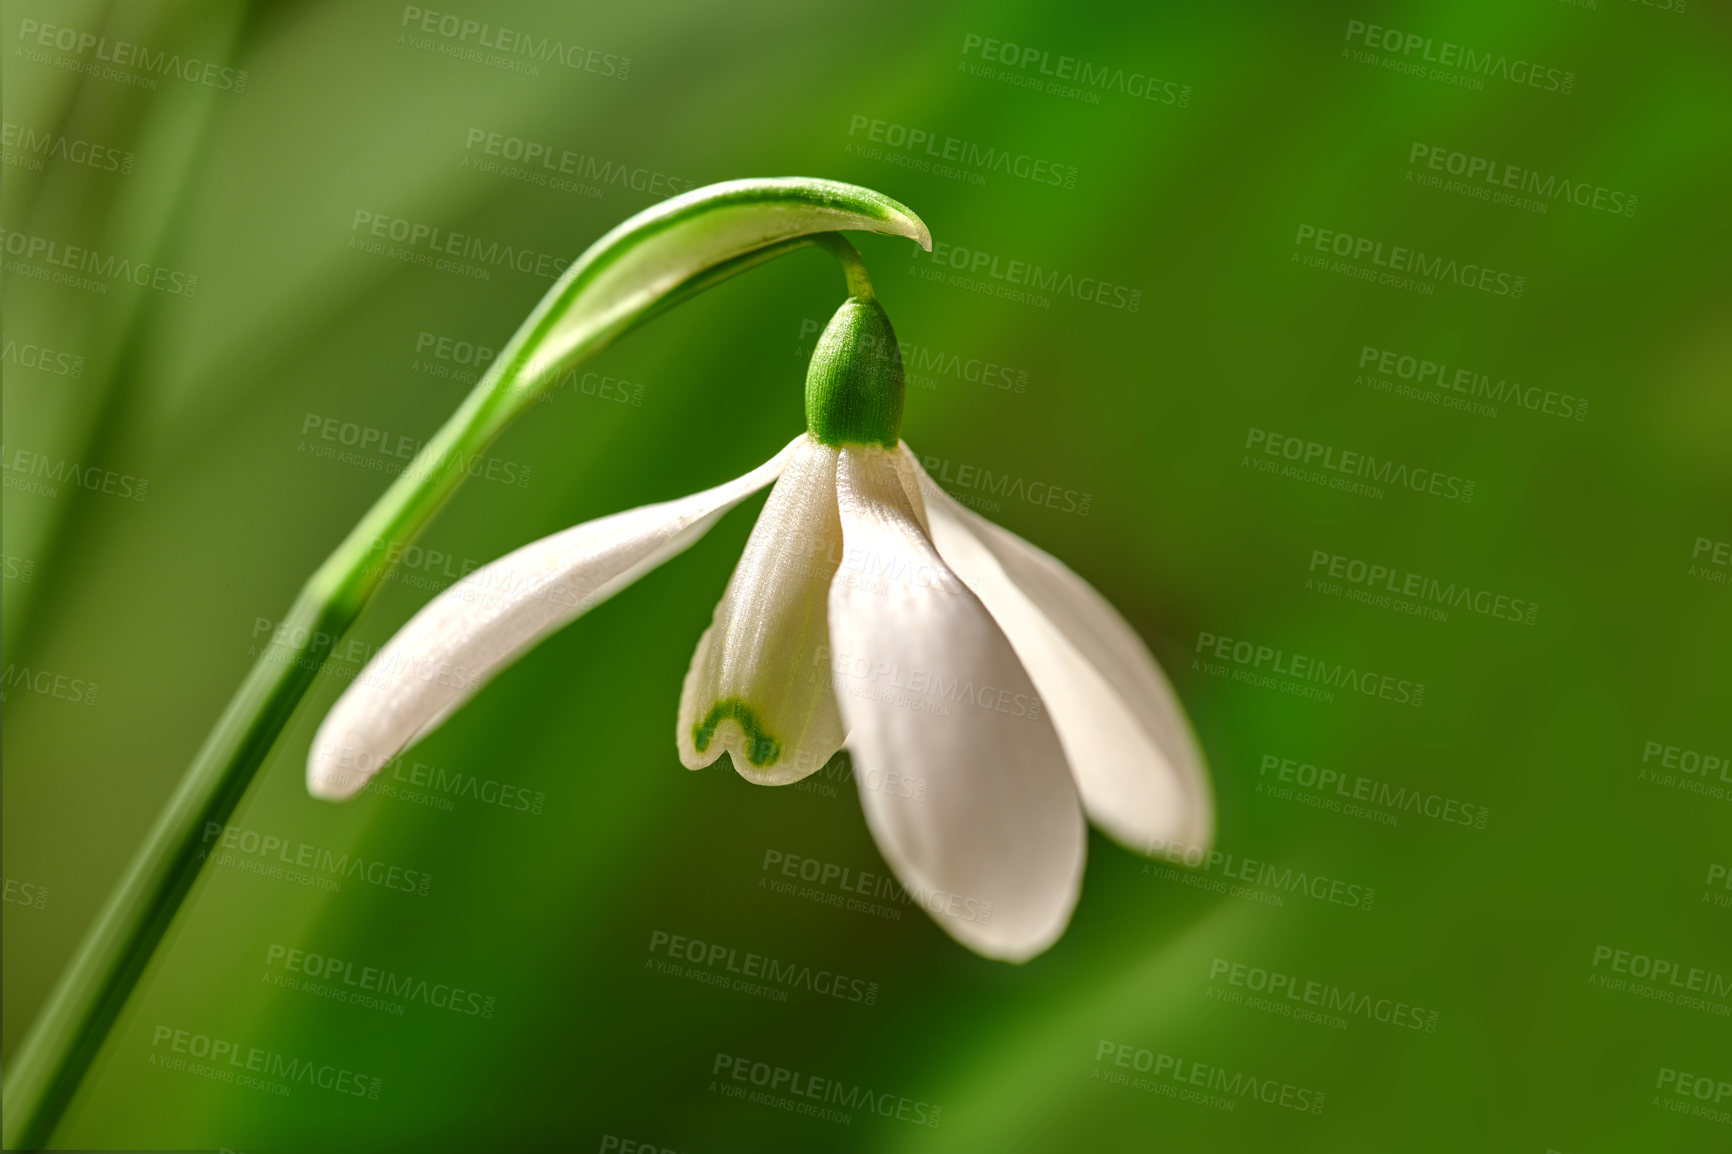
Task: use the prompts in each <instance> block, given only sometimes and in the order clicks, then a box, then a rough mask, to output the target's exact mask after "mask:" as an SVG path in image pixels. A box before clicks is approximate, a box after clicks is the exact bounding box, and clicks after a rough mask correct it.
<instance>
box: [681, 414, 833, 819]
mask: <svg viewBox="0 0 1732 1154" xmlns="http://www.w3.org/2000/svg"><path fill="white" fill-rule="evenodd" d="M836 456H837V450H835V449H833V448H831V447H830V446H828V445H821V444H819V443H818V442H816V441H813V440H811V439H809V438H804V437H803V438H801V441H800V443H799V445H798V447H797V448H796V449H795V450H794V453H793V456H791V457H790V458H789V459H788V464H787V466H786V468H784V469H783V471H782V475H781V477H779V478H778V479H777V480H776V486H775V488H773V489H771V490H770V496H769V499H768V500H766V501H765V502H764V508H763V511H762V512H760V513H759V514H758V523H757V525H755V526H754V527H753V528H752V536H751V539H750V540H748V541H747V542H746V549H745V552H744V554H742V555H741V557H740V563H739V565H738V566H737V567H736V568H735V569H734V575H733V577H732V578H730V579H729V581H728V589H727V592H726V593H724V594H723V595H722V600H721V604H719V605H717V606H716V615H715V619H714V623H713V624H712V625H711V626H710V628H709V629H707V630H705V631H704V635H703V638H702V639H701V640H700V641H699V642H698V649H697V653H696V654H695V655H693V657H692V664H691V668H690V670H689V671H688V672H687V673H686V680H685V687H684V689H683V690H682V691H681V693H680V710H679V720H678V724H677V732H676V735H675V740H676V742H677V743H678V746H679V751H680V760H681V761H682V762H684V763H685V765H686V767H687V768H688V769H702V768H703V767H704V766H706V765H709V764H710V763H711V762H713V761H715V760H716V758H718V757H720V756H721V755H722V751H723V750H726V751H727V752H728V754H729V755H730V756H731V758H732V760H733V763H734V768H735V769H736V770H738V771H739V772H740V774H741V776H743V777H745V778H747V779H749V780H751V781H755V782H757V783H758V784H759V785H786V784H787V783H789V782H791V781H798V780H799V779H800V778H802V777H805V776H806V775H807V774H809V773H814V772H816V771H817V770H819V769H822V768H823V767H824V763H825V762H827V761H829V760H830V758H831V756H833V755H834V754H835V752H836V751H837V750H839V749H841V748H842V738H843V732H842V718H841V716H840V715H839V714H838V713H837V712H836V694H835V692H834V691H833V690H832V689H831V688H830V666H829V662H828V660H827V655H828V653H829V647H830V629H829V600H828V599H829V592H830V578H831V577H832V576H833V575H834V574H835V572H836V565H837V562H838V561H839V560H840V559H841V556H842V523H841V522H840V521H839V520H837V517H836Z"/></svg>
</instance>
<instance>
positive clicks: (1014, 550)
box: [902, 446, 1215, 854]
mask: <svg viewBox="0 0 1732 1154" xmlns="http://www.w3.org/2000/svg"><path fill="white" fill-rule="evenodd" d="M902 451H903V453H904V454H905V455H906V457H907V459H908V460H909V461H911V462H912V461H914V455H913V454H912V453H909V452H908V449H907V446H903V448H902ZM915 468H916V469H918V468H919V466H918V463H916V464H915ZM919 476H920V479H921V487H922V490H923V492H924V495H925V497H926V503H927V515H928V517H929V518H930V521H931V526H932V538H933V540H934V541H935V542H936V543H937V545H938V551H939V553H940V554H941V555H942V556H943V557H944V559H945V560H946V561H948V562H949V563H950V564H951V566H952V567H953V568H954V569H955V570H956V572H957V574H958V575H959V576H960V577H961V578H962V579H963V580H964V581H966V582H967V583H968V586H969V588H971V589H973V590H974V591H975V593H976V594H978V595H979V596H980V599H981V600H982V601H983V602H985V603H986V607H987V609H988V610H990V611H991V613H992V616H993V617H994V618H995V619H996V620H997V621H998V623H999V625H1000V626H1001V627H1002V628H1003V629H1004V632H1005V635H1006V636H1008V637H1009V638H1010V643H1011V644H1012V645H1013V646H1015V647H1016V653H1017V656H1018V657H1020V658H1022V663H1023V665H1024V667H1025V668H1027V670H1028V672H1029V674H1030V676H1032V677H1033V678H1034V684H1035V686H1036V687H1037V688H1038V689H1039V690H1040V695H1041V697H1042V698H1044V699H1045V700H1046V703H1047V705H1048V706H1049V707H1050V708H1051V709H1052V718H1053V724H1054V725H1055V726H1057V728H1058V735H1059V739H1060V740H1061V741H1063V742H1064V748H1065V753H1066V754H1067V755H1068V756H1069V760H1070V766H1071V770H1072V771H1073V772H1074V773H1075V774H1076V777H1077V785H1078V788H1079V789H1080V790H1081V791H1082V798H1083V804H1084V806H1086V807H1087V809H1088V814H1089V817H1090V819H1091V820H1093V821H1094V823H1095V824H1096V825H1098V826H1100V827H1101V829H1103V830H1104V831H1106V833H1108V834H1109V835H1110V836H1111V837H1112V838H1113V839H1114V840H1115V841H1117V842H1119V843H1120V844H1121V845H1123V846H1124V847H1125V848H1127V849H1130V850H1133V851H1135V852H1137V853H1143V854H1148V853H1151V852H1152V851H1153V850H1155V849H1159V848H1163V847H1165V848H1169V849H1170V848H1175V847H1184V848H1188V849H1199V850H1206V849H1208V847H1209V844H1210V843H1211V842H1212V841H1213V840H1214V836H1215V803H1214V796H1213V793H1212V791H1211V790H1210V787H1209V774H1208V770H1207V768H1206V767H1205V765H1204V762H1203V754H1202V751H1201V750H1200V749H1199V748H1198V746H1197V739H1196V736H1195V735H1194V734H1193V733H1192V732H1191V727H1190V723H1189V722H1187V721H1186V719H1185V711H1184V707H1183V706H1181V705H1180V704H1179V699H1178V695H1177V694H1175V693H1174V692H1173V687H1172V685H1171V684H1170V683H1168V681H1167V679H1166V677H1165V675H1163V674H1162V673H1161V670H1160V667H1159V666H1157V665H1156V664H1155V661H1154V658H1153V657H1151V656H1150V654H1149V651H1148V647H1147V646H1146V645H1144V644H1143V641H1142V638H1140V637H1138V636H1137V634H1136V631H1135V630H1133V629H1132V628H1131V627H1130V624H1129V623H1128V622H1126V621H1125V619H1124V618H1123V617H1121V616H1120V615H1119V613H1118V611H1117V610H1116V609H1114V608H1113V607H1112V605H1110V604H1109V603H1108V602H1107V600H1106V598H1104V597H1102V596H1101V595H1100V594H1099V593H1097V592H1096V591H1095V589H1094V587H1093V586H1091V585H1089V584H1088V582H1086V581H1084V580H1083V579H1082V578H1081V577H1078V576H1077V575H1076V574H1075V573H1073V572H1072V571H1071V570H1070V569H1068V568H1067V567H1066V566H1065V565H1064V563H1063V562H1061V561H1059V560H1058V559H1057V558H1055V557H1053V556H1052V555H1051V554H1048V553H1045V552H1043V551H1041V550H1040V549H1037V548H1035V547H1034V546H1033V545H1030V544H1029V543H1028V542H1027V541H1024V540H1023V539H1022V538H1021V537H1018V536H1017V535H1016V534H1014V533H1012V532H1010V531H1009V530H1007V529H1004V528H1001V527H1000V526H998V525H994V524H993V523H992V522H991V521H988V520H986V519H985V518H984V517H981V516H979V515H978V514H976V513H974V512H973V511H971V510H969V509H966V508H964V507H963V506H962V505H960V504H959V503H958V502H957V501H956V500H954V499H953V498H952V497H950V496H949V495H948V494H946V493H945V492H944V491H943V490H942V489H940V488H939V487H938V486H937V485H936V484H934V483H933V481H932V479H931V478H930V477H928V476H927V475H926V474H925V472H924V471H921V472H920V473H919Z"/></svg>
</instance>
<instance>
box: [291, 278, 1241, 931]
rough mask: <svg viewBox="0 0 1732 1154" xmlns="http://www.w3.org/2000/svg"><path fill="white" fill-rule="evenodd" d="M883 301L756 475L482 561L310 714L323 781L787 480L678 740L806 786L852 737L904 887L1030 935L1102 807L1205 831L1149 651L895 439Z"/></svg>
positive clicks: (897, 392) (716, 627)
mask: <svg viewBox="0 0 1732 1154" xmlns="http://www.w3.org/2000/svg"><path fill="white" fill-rule="evenodd" d="M902 390H903V373H902V362H901V356H900V353H899V351H898V349H897V345H896V338H895V334H894V332H893V331H892V329H891V327H890V321H889V318H888V317H887V316H886V315H885V313H884V310H883V308H882V307H881V306H880V305H879V304H878V302H877V301H876V300H875V299H873V298H872V297H871V296H870V295H869V290H867V293H865V294H862V293H858V292H857V293H856V295H855V296H853V297H850V299H849V300H848V301H847V302H846V303H845V304H844V305H843V306H842V308H841V309H840V310H839V311H838V312H837V314H836V316H835V317H834V319H832V321H831V322H830V324H829V326H828V327H827V328H826V329H825V331H824V334H823V336H822V338H821V339H820V341H819V344H818V347H817V349H816V351H815V352H814V354H813V358H812V364H811V369H810V372H809V374H808V377H807V384H806V414H807V426H808V427H807V431H806V432H805V433H803V434H801V435H800V436H798V437H796V438H795V439H794V440H793V441H792V442H791V443H790V444H789V445H788V446H787V447H786V448H785V449H783V450H782V451H781V452H780V453H778V454H776V456H775V457H773V458H772V459H771V460H769V461H768V462H766V463H765V464H763V465H761V466H759V467H758V468H756V469H754V470H752V471H751V472H749V473H747V474H746V475H745V476H743V477H740V478H738V479H737V480H733V481H729V482H727V483H725V484H722V485H718V486H716V487H715V488H713V489H707V490H705V491H703V492H701V493H695V494H693V495H691V496H689V497H682V498H680V499H678V500H673V501H666V502H663V503H661V504H656V505H646V506H644V507H642V508H638V509H633V510H630V511H628V512H624V513H616V514H614V515H612V516H609V517H603V518H601V519H599V520H596V521H590V522H588V523H586V524H582V525H578V526H576V527H574V528H571V529H567V530H565V531H563V532H560V533H556V534H554V535H553V536H551V537H547V538H545V539H543V540H540V541H537V542H535V543H534V544H531V545H526V546H524V547H523V548H521V549H518V550H517V551H516V552H514V553H510V554H508V555H506V556H505V557H502V558H500V559H499V560H497V561H495V562H493V563H492V564H490V565H487V566H485V567H484V568H481V569H479V570H477V571H475V572H474V573H472V574H470V575H468V576H467V577H465V578H464V579H462V580H461V581H459V582H458V583H457V584H455V585H453V586H452V587H451V588H449V589H447V590H446V591H445V592H443V593H441V594H440V595H439V596H438V597H436V598H434V599H433V601H432V602H430V603H429V604H428V605H427V606H426V607H425V608H423V609H422V610H421V611H420V612H419V613H418V614H416V615H415V617H414V618H413V619H412V620H411V621H410V622H409V623H408V624H407V625H405V626H404V627H403V629H402V630H401V631H400V632H399V633H397V635H396V636H395V637H393V638H392V639H391V640H390V641H389V642H388V643H387V644H386V645H385V646H384V648H383V649H382V650H380V652H379V653H378V654H377V655H376V656H375V657H374V659H373V660H372V662H371V663H369V665H368V666H367V668H366V669H365V670H364V671H363V672H362V674H361V675H360V676H359V677H358V678H357V679H356V680H355V682H354V683H353V684H352V685H351V686H350V687H349V689H348V690H347V692H345V693H344V694H343V696H342V698H341V700H339V701H338V702H337V704H336V706H335V707H334V708H333V709H332V710H331V713H330V715H329V716H328V717H327V718H326V719H325V721H324V724H323V725H322V726H321V727H320V729H319V732H318V734H317V736H316V738H315V739H314V742H313V747H312V751H311V753H310V755H309V760H308V774H307V780H308V786H309V788H310V789H311V791H312V792H313V793H314V794H315V795H317V796H319V797H324V798H330V799H339V798H345V797H349V796H351V795H353V794H354V793H356V792H357V791H359V790H360V789H361V788H362V786H363V785H365V783H366V781H367V779H368V778H369V777H370V776H371V775H372V774H373V773H374V772H376V771H377V770H378V769H379V767H380V766H381V765H383V764H384V763H385V762H386V761H388V760H389V759H391V758H393V757H395V756H397V755H398V754H399V753H401V752H402V751H403V750H404V749H406V748H407V747H408V746H410V745H412V744H413V743H414V742H416V741H417V740H419V739H420V738H422V737H424V736H426V735H427V733H429V732H430V731H431V730H433V729H434V728H435V727H437V726H438V725H439V724H440V723H441V722H442V721H444V720H445V718H447V717H448V716H450V714H451V713H452V711H453V710H455V709H457V708H458V707H459V706H461V705H462V704H463V703H464V702H465V701H467V700H469V698H471V697H472V696H474V695H475V693H476V692H477V691H479V690H480V689H481V687H482V686H483V685H484V684H485V683H486V682H487V681H488V679H489V678H491V677H492V676H493V675H494V674H496V673H498V672H499V671H500V670H501V669H502V668H504V667H505V666H506V665H507V664H509V663H510V662H511V661H512V660H513V659H515V658H516V657H517V656H519V655H520V654H522V653H523V652H524V651H525V650H527V649H528V648H529V647H530V646H532V645H534V644H536V643H537V642H538V641H540V640H541V639H542V638H544V637H546V636H547V635H548V634H550V633H552V632H554V631H555V630H557V629H559V628H561V627H562V626H564V625H566V624H567V623H569V622H570V621H572V620H574V619H575V618H576V617H578V616H579V615H581V614H582V613H584V612H586V611H587V610H589V609H590V608H592V607H593V606H595V605H596V604H598V603H599V602H601V601H603V600H605V599H606V598H608V597H610V596H612V595H613V594H614V593H616V592H618V591H619V590H621V589H623V588H624V587H625V586H627V585H629V584H630V583H631V582H633V581H635V580H637V579H638V578H639V577H641V576H643V575H644V574H645V573H647V572H649V571H650V570H651V569H653V568H655V567H656V566H658V565H660V564H662V563H663V562H664V561H667V560H668V559H669V558H671V557H673V556H674V555H675V554H677V553H679V552H680V551H682V550H683V549H685V548H687V547H688V546H690V545H691V544H692V543H693V542H694V541H696V540H697V539H698V538H699V537H700V536H702V535H703V533H704V532H705V531H707V530H708V529H709V528H710V526H712V525H714V524H715V523H716V521H717V520H718V519H720V517H721V516H722V515H723V514H724V513H726V512H727V511H728V510H729V509H731V508H733V507H734V506H735V505H737V504H739V503H740V502H741V501H742V500H744V499H745V498H746V497H748V496H749V495H751V494H752V493H755V492H757V491H758V490H760V489H762V488H764V487H765V486H769V487H770V494H769V497H768V500H767V501H766V503H765V505H764V508H763V510H762V512H761V513H760V514H759V515H758V521H757V524H756V526H755V527H754V528H753V530H752V533H751V537H750V539H749V540H748V541H747V543H746V547H745V553H744V555H743V556H742V557H741V558H740V563H739V565H738V567H737V568H736V569H735V570H734V574H733V577H732V579H731V580H729V582H728V585H727V589H726V591H725V592H724V593H723V594H722V599H721V603H720V604H719V605H718V606H717V607H716V612H715V617H714V620H713V622H712V624H711V625H710V627H709V629H708V630H706V631H705V632H704V634H703V636H702V637H701V638H699V640H698V644H697V652H696V653H695V654H694V655H693V657H692V662H691V667H690V669H689V670H688V672H687V673H686V677H685V683H684V687H683V689H682V691H681V693H680V700H679V711H678V719H677V724H676V726H675V740H676V743H677V746H678V749H679V755H680V760H681V761H682V762H684V764H685V765H686V766H687V767H688V768H690V769H700V768H703V767H704V766H707V765H709V764H711V763H712V762H714V761H716V760H717V759H718V758H720V757H721V755H722V754H723V753H724V752H725V753H727V754H728V756H729V758H730V759H731V761H732V762H733V765H734V768H735V770H737V771H738V772H739V773H740V774H741V775H742V776H744V777H745V778H747V779H748V780H750V781H753V782H756V783H758V784H761V785H786V784H788V783H790V782H793V781H797V780H799V779H800V778H802V777H804V776H806V775H807V774H810V773H812V772H814V771H816V770H818V769H819V768H821V767H822V766H823V765H824V764H825V763H826V762H827V761H829V760H830V758H831V757H832V756H833V755H834V754H835V753H836V752H837V751H838V750H840V749H842V748H843V747H844V746H846V748H847V749H848V750H849V752H850V754H851V756H852V758H853V766H854V776H855V779H856V781H857V783H858V785H859V791H860V802H861V806H862V808H863V809H864V811H865V815H866V821H867V823H868V825H869V826H870V827H871V830H872V833H873V836H874V837H875V838H876V840H877V842H878V846H879V848H880V850H881V851H882V852H883V854H884V857H885V859H886V861H887V862H888V863H889V865H890V868H891V869H892V870H893V871H894V872H895V874H896V877H897V879H898V880H899V881H900V882H901V883H902V885H903V887H904V888H905V889H907V891H908V892H909V894H910V895H911V896H912V897H913V898H914V899H916V900H917V901H919V902H920V904H921V905H922V907H923V908H925V909H926V910H927V911H928V912H929V913H930V914H931V915H932V917H933V918H934V919H935V920H936V921H937V922H938V924H939V925H940V926H942V927H943V928H944V929H945V930H946V931H948V932H949V933H950V934H951V935H952V936H954V937H955V938H957V939H958V940H959V941H961V942H962V943H963V944H964V945H966V946H968V947H970V948H971V949H973V950H975V951H977V952H978V953H981V954H984V955H986V956H988V957H993V958H1001V959H1005V960H1009V961H1022V960H1025V959H1027V958H1030V957H1032V956H1034V955H1035V954H1038V953H1040V952H1041V951H1042V950H1044V949H1046V947H1048V946H1049V945H1051V944H1052V943H1053V941H1055V940H1056V939H1057V938H1058V936H1059V935H1060V934H1061V933H1062V932H1063V931H1064V928H1065V925H1066V924H1067V923H1068V921H1069V920H1070V916H1071V911H1072V909H1073V908H1074V907H1075V905H1076V901H1077V895H1078V891H1079V888H1080V885H1081V880H1082V869H1083V857H1084V849H1085V845H1086V826H1085V821H1084V814H1085V813H1086V814H1087V817H1088V818H1089V819H1092V820H1093V821H1094V822H1095V824H1096V825H1098V826H1099V827H1100V828H1101V829H1102V830H1103V831H1105V832H1106V833H1107V834H1108V835H1109V836H1111V837H1112V838H1114V839H1115V840H1117V841H1119V842H1120V843H1121V844H1123V845H1125V846H1126V847H1128V848H1131V849H1133V850H1138V851H1140V852H1149V850H1150V849H1151V847H1152V846H1157V845H1158V846H1161V847H1163V849H1164V850H1165V851H1166V852H1168V853H1171V852H1173V851H1174V850H1175V849H1177V848H1184V849H1187V850H1194V851H1203V850H1206V849H1207V848H1208V846H1209V843H1210V841H1211V839H1212V837H1213V832H1214V807H1213V801H1212V798H1211V792H1210V787H1209V781H1208V777H1207V773H1206V771H1205V769H1204V765H1203V759H1202V756H1201V754H1200V752H1199V750H1198V748H1197V744H1196V741H1195V739H1194V737H1193V736H1192V734H1191V731H1190V728H1189V725H1188V724H1187V722H1186V720H1185V716H1184V713H1183V711H1182V709H1181V708H1180V706H1179V704H1178V700H1177V698H1176V696H1175V695H1174V693H1173V690H1172V688H1171V687H1170V685H1169V684H1168V683H1167V680H1166V678H1165V677H1164V676H1163V675H1162V673H1161V671H1160V670H1159V668H1158V667H1157V666H1156V665H1155V662H1154V660H1153V659H1152V658H1151V657H1150V655H1149V652H1148V649H1147V648H1146V647H1145V646H1144V645H1143V642H1142V641H1141V639H1140V638H1139V637H1138V636H1137V635H1136V633H1135V632H1134V631H1133V630H1132V629H1131V628H1130V626H1129V625H1128V624H1127V623H1126V622H1125V621H1124V619H1123V618H1122V617H1120V616H1119V614H1118V613H1117V612H1116V611H1115V610H1114V609H1113V608H1112V607H1111V606H1110V605H1109V604H1108V603H1107V602H1106V600H1105V599H1104V598H1102V597H1101V596H1100V594H1098V593H1097V592H1095V590H1094V589H1092V588H1091V587H1090V586H1089V585H1088V584H1086V583H1085V582H1084V581H1083V580H1082V579H1081V578H1080V577H1078V576H1077V575H1076V574H1075V573H1073V572H1071V570H1070V569H1068V568H1066V567H1065V566H1064V565H1063V564H1062V563H1061V562H1059V561H1058V560H1056V559H1054V558H1053V557H1051V556H1049V555H1048V554H1046V553H1044V552H1042V551H1041V550H1040V549H1037V548H1036V547H1034V546H1033V545H1031V544H1029V543H1028V542H1026V541H1024V540H1022V539H1021V538H1019V537H1017V536H1016V535H1014V534H1012V533H1010V532H1008V531H1007V530H1005V529H1002V528H1000V527H998V526H996V525H994V524H992V523H990V522H988V521H986V520H984V519H983V518H981V517H979V516H977V515H976V514H975V513H973V512H972V511H970V510H968V509H966V508H964V507H962V506H961V505H960V504H958V503H957V502H956V501H954V500H952V499H951V498H950V497H949V496H947V495H946V494H945V493H944V492H943V491H942V490H940V489H939V488H938V487H937V486H936V485H935V484H933V482H932V480H931V479H930V478H929V477H927V476H926V474H925V473H924V472H923V471H922V469H921V467H920V465H919V463H918V462H917V460H916V458H915V457H914V455H913V454H912V453H911V452H910V451H909V449H908V447H907V446H906V445H905V444H903V443H902V442H901V440H900V427H901V422H902Z"/></svg>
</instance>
